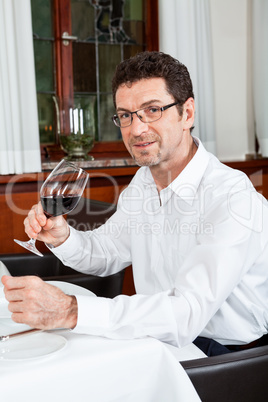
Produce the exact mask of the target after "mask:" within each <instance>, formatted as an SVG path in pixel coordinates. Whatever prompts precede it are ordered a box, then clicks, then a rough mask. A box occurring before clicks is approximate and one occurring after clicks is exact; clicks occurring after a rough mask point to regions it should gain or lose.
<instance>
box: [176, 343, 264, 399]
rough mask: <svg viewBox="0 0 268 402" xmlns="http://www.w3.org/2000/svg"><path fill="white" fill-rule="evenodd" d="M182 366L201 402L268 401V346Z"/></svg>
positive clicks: (192, 361) (190, 362) (186, 362)
mask: <svg viewBox="0 0 268 402" xmlns="http://www.w3.org/2000/svg"><path fill="white" fill-rule="evenodd" d="M181 365H182V367H183V368H184V369H185V370H186V372H187V374H188V376H189V377H190V379H191V381H192V383H193V385H194V387H195V389H196V391H197V393H198V395H199V396H200V398H201V400H202V402H267V401H268V387H267V377H268V345H267V346H261V347H258V348H254V349H248V350H243V351H240V352H233V353H228V354H225V355H220V356H213V357H207V358H202V359H196V360H188V361H184V362H181Z"/></svg>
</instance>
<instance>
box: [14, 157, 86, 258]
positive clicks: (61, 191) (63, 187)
mask: <svg viewBox="0 0 268 402" xmlns="http://www.w3.org/2000/svg"><path fill="white" fill-rule="evenodd" d="M88 177H89V174H88V173H87V172H85V171H84V170H83V169H81V168H78V167H76V166H75V165H74V164H73V163H72V162H69V161H67V160H65V159H63V160H62V161H61V162H60V163H59V164H58V165H57V166H56V167H55V168H54V169H53V170H52V172H51V173H50V175H49V176H48V177H47V179H46V180H45V181H44V183H43V185H42V187H41V189H40V199H41V204H42V207H43V210H44V214H45V215H46V217H47V218H51V217H55V216H59V215H65V214H68V213H69V212H71V211H72V210H73V209H74V208H75V207H76V206H77V204H78V202H79V200H80V198H81V196H82V194H83V191H84V189H85V186H86V184H87V180H88ZM14 241H15V242H16V243H18V244H19V245H20V246H22V247H24V248H26V249H27V250H29V251H31V252H32V253H34V254H37V255H39V256H40V257H43V254H42V253H40V251H38V250H37V248H36V246H35V239H30V240H29V241H21V240H16V239H14Z"/></svg>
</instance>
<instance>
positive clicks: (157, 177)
mask: <svg viewBox="0 0 268 402" xmlns="http://www.w3.org/2000/svg"><path fill="white" fill-rule="evenodd" d="M196 151H197V145H196V143H195V142H194V140H193V138H192V136H191V137H190V140H189V144H188V147H187V148H186V151H185V152H184V154H182V155H180V158H179V162H176V164H174V166H170V164H169V162H167V164H166V166H163V165H164V164H161V166H160V165H156V166H151V167H150V170H151V173H152V176H153V178H154V181H155V184H156V187H157V190H158V192H159V193H160V191H161V190H163V189H164V188H166V187H168V186H169V185H170V183H172V182H173V180H175V179H176V177H178V176H179V174H180V173H181V172H182V171H183V169H184V168H185V167H186V166H187V165H188V163H189V162H190V161H191V159H192V158H193V157H194V155H195V153H196Z"/></svg>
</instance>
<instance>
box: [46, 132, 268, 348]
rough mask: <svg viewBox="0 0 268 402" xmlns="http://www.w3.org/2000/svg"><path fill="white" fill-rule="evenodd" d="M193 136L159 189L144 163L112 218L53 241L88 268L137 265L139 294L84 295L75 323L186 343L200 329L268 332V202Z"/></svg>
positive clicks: (232, 339) (227, 339)
mask: <svg viewBox="0 0 268 402" xmlns="http://www.w3.org/2000/svg"><path fill="white" fill-rule="evenodd" d="M195 141H197V142H198V143H199V146H198V150H197V152H196V154H195V156H194V157H193V159H192V160H191V161H190V162H189V164H188V165H187V166H186V167H185V169H184V170H183V171H182V172H181V173H180V175H179V176H178V177H177V178H176V179H175V180H174V181H173V182H172V183H171V184H170V185H169V186H168V187H167V188H165V189H163V190H162V191H161V192H160V194H158V192H157V188H156V185H155V182H154V180H153V178H152V175H151V172H150V169H149V168H148V167H142V168H140V169H139V170H138V172H137V173H136V175H135V176H134V178H133V180H132V182H131V183H130V185H129V186H128V187H127V188H126V189H125V190H124V191H123V192H122V194H121V196H120V198H119V202H118V208H117V211H116V213H115V214H114V215H113V216H112V217H111V218H110V219H109V220H108V221H107V222H106V224H105V225H103V226H101V227H100V228H98V229H96V230H94V231H88V232H79V231H76V230H75V229H73V228H71V233H70V237H69V238H68V239H67V240H66V242H65V243H64V244H62V245H61V246H59V247H57V248H54V249H52V251H53V252H54V254H55V255H56V256H58V257H59V258H60V259H61V261H62V262H63V263H64V264H66V265H68V266H71V267H73V268H75V269H76V270H78V271H80V272H84V273H90V274H95V275H101V276H105V275H109V274H113V273H115V272H118V271H120V270H122V269H123V268H125V267H127V266H128V265H130V264H132V267H133V276H134V283H135V288H136V292H137V294H136V295H133V296H125V295H120V296H117V297H116V298H114V299H107V298H100V297H98V298H94V297H86V296H77V301H78V323H77V326H76V327H75V329H74V331H76V332H80V333H89V334H94V335H102V336H106V337H109V338H115V339H116V338H117V339H119V338H121V339H131V338H139V337H145V336H151V337H155V338H157V339H160V340H162V341H164V342H168V343H170V344H173V345H176V346H179V347H180V346H184V345H186V344H188V343H190V342H192V341H193V340H194V339H195V338H196V337H197V336H198V335H201V336H205V337H209V338H213V339H215V340H217V341H219V342H220V343H222V344H243V343H249V342H251V341H253V340H255V339H257V338H260V337H261V336H262V335H263V334H265V333H267V332H268V203H267V201H266V200H265V199H264V198H263V197H262V196H261V195H260V194H259V193H257V192H256V191H255V189H254V187H253V186H252V184H251V182H250V181H249V179H248V178H247V176H246V175H245V174H244V173H242V172H240V171H237V170H234V169H231V168H229V167H227V166H225V165H224V164H222V163H220V162H219V160H218V159H217V158H216V157H215V156H213V155H212V154H210V153H208V152H207V151H206V150H205V149H204V147H203V145H202V143H201V142H200V141H199V140H197V139H195Z"/></svg>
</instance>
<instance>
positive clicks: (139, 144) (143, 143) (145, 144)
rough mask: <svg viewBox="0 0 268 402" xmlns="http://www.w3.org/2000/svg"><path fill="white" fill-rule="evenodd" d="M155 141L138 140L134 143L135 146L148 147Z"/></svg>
mask: <svg viewBox="0 0 268 402" xmlns="http://www.w3.org/2000/svg"><path fill="white" fill-rule="evenodd" d="M154 143H155V141H152V142H138V143H136V144H133V146H134V147H137V148H145V147H148V146H149V145H152V144H154Z"/></svg>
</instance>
